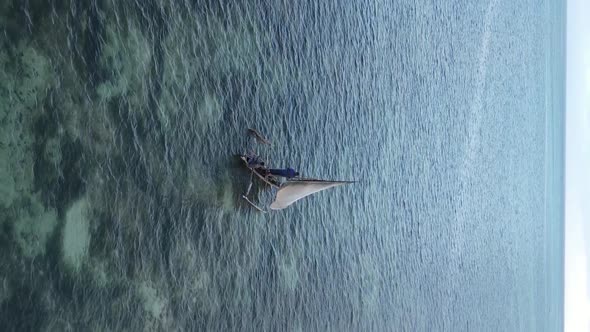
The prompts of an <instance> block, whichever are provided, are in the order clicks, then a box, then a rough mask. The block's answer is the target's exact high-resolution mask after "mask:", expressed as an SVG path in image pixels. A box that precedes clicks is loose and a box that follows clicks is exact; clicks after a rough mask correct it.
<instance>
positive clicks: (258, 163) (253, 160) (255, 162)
mask: <svg viewBox="0 0 590 332" xmlns="http://www.w3.org/2000/svg"><path fill="white" fill-rule="evenodd" d="M246 162H247V163H248V167H250V168H252V169H257V168H265V167H266V165H265V164H264V161H262V159H260V157H258V156H257V155H255V154H251V155H248V156H246Z"/></svg>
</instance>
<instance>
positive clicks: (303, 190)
mask: <svg viewBox="0 0 590 332" xmlns="http://www.w3.org/2000/svg"><path fill="white" fill-rule="evenodd" d="M347 183H352V181H323V180H295V181H288V182H286V183H284V184H283V185H282V186H281V188H280V189H279V191H278V192H277V197H276V198H275V200H274V202H272V204H271V205H270V209H271V210H281V209H284V208H286V207H287V206H289V205H291V204H293V203H295V202H296V201H298V200H300V199H302V198H303V197H305V196H309V195H311V194H314V193H317V192H318V191H322V190H326V189H329V188H332V187H336V186H340V185H343V184H347Z"/></svg>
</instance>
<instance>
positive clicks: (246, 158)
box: [239, 129, 354, 212]
mask: <svg viewBox="0 0 590 332" xmlns="http://www.w3.org/2000/svg"><path fill="white" fill-rule="evenodd" d="M248 131H249V133H251V134H253V135H254V136H255V138H256V140H257V141H258V142H260V143H263V144H267V143H266V142H269V141H268V140H267V139H266V138H264V137H263V136H262V135H261V134H260V133H259V132H258V131H256V130H254V129H248ZM239 157H240V159H241V160H242V161H243V162H244V164H245V166H246V167H247V168H248V169H249V170H250V172H251V174H250V183H249V184H248V189H247V190H246V193H245V194H244V195H242V198H243V199H245V200H246V202H248V203H249V204H250V205H252V206H253V207H254V208H256V209H257V210H258V211H261V212H266V211H265V210H264V209H263V208H261V207H260V206H258V205H256V204H255V203H254V202H253V201H252V200H251V199H250V198H248V195H249V194H250V191H251V189H252V183H253V182H252V178H253V175H256V176H257V177H258V178H259V179H260V180H262V182H264V183H265V184H266V185H268V186H270V187H271V189H274V190H277V192H276V195H275V198H274V201H273V202H272V203H271V204H270V206H269V208H270V209H271V210H282V209H284V208H286V207H288V206H290V205H291V204H293V203H295V202H296V201H298V200H300V199H302V198H304V197H306V196H309V195H311V194H315V193H317V192H320V191H323V190H326V189H329V188H333V187H337V186H341V185H344V184H348V183H353V182H354V181H328V180H320V179H310V178H302V177H299V173H298V172H296V171H295V170H293V169H291V168H285V169H273V168H268V167H267V165H266V163H265V162H264V161H263V160H262V159H261V158H260V157H259V156H258V155H257V154H256V153H254V152H250V153H244V154H241V155H239ZM281 178H284V180H281Z"/></svg>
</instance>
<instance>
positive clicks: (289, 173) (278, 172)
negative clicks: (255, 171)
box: [268, 167, 299, 179]
mask: <svg viewBox="0 0 590 332" xmlns="http://www.w3.org/2000/svg"><path fill="white" fill-rule="evenodd" d="M268 172H269V173H270V174H272V175H274V176H282V177H285V178H287V179H290V178H294V177H296V176H299V172H297V171H295V170H294V169H292V168H291V167H287V168H271V169H269V170H268Z"/></svg>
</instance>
